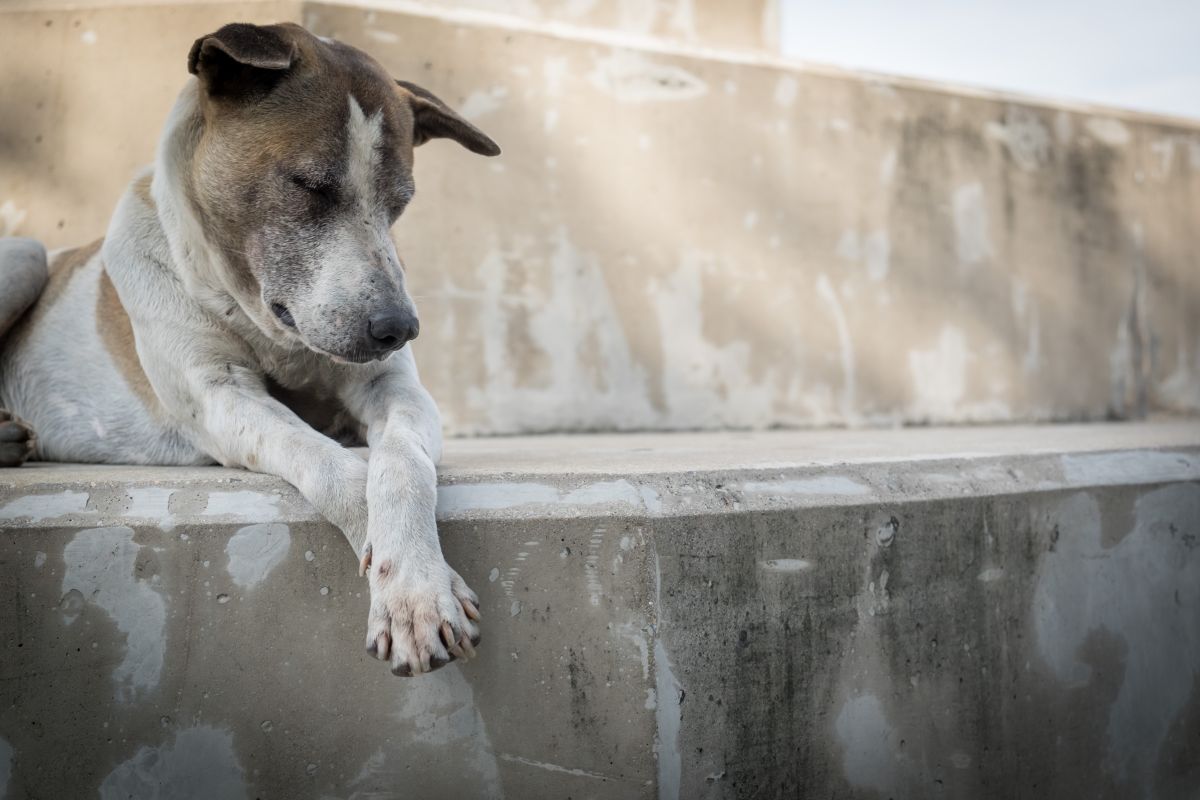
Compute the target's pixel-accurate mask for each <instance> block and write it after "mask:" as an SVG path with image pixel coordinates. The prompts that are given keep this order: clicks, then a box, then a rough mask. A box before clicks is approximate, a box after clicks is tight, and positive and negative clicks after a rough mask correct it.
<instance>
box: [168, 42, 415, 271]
mask: <svg viewBox="0 0 1200 800" xmlns="http://www.w3.org/2000/svg"><path fill="white" fill-rule="evenodd" d="M260 30H261V31H263V32H264V33H265V34H269V35H270V36H271V37H273V38H276V39H279V40H281V41H284V42H286V43H287V47H288V48H289V50H290V52H291V53H292V56H291V61H290V65H289V67H288V68H287V69H286V70H283V71H282V72H280V73H279V74H278V75H276V76H275V77H274V80H273V83H272V84H271V87H270V91H269V93H267V94H265V95H264V94H261V93H260V94H254V95H251V96H249V97H247V96H244V95H240V94H237V93H234V92H228V91H226V92H222V93H219V94H211V93H209V92H204V91H202V92H201V106H202V113H203V118H204V131H203V134H202V135H201V137H200V140H199V143H198V146H197V150H196V153H195V159H194V162H193V165H192V169H191V173H190V175H189V176H188V178H189V181H188V182H189V183H190V186H187V187H185V188H186V190H187V191H188V192H189V194H190V195H191V197H190V199H191V201H192V205H193V207H194V208H195V209H196V210H197V211H199V212H200V214H201V216H202V218H203V221H204V222H205V225H204V229H205V231H206V233H207V234H208V235H209V236H210V238H211V240H212V243H213V244H214V245H215V246H216V247H217V248H218V249H219V250H221V252H222V254H223V255H224V256H225V258H226V261H227V262H228V263H229V264H230V265H231V266H232V267H233V268H234V270H235V272H236V273H237V274H236V275H235V276H234V278H235V281H236V282H237V284H238V286H239V287H240V288H241V289H242V290H243V291H244V292H246V293H247V294H251V293H256V292H257V291H258V287H259V285H260V283H261V281H262V280H263V279H264V276H262V275H256V274H255V269H254V266H255V264H254V261H255V259H254V257H253V256H254V251H255V247H256V245H255V244H254V242H253V241H252V234H254V233H255V232H256V231H258V230H261V229H262V228H263V227H264V225H265V223H267V222H268V221H271V220H279V219H280V218H284V219H287V218H290V217H296V218H297V219H296V224H297V226H298V227H302V226H308V227H316V226H318V225H319V224H320V223H321V222H322V220H321V218H320V216H321V215H320V212H321V210H322V209H321V203H320V197H319V196H317V197H315V198H314V197H313V196H311V195H312V193H311V192H306V191H305V189H304V187H303V185H298V183H300V184H303V182H304V181H308V182H310V183H311V184H317V185H320V186H330V187H334V186H336V184H337V182H338V180H339V179H341V178H343V177H344V167H345V159H346V148H347V142H346V129H347V121H348V119H349V99H350V97H352V96H353V97H354V99H355V100H356V101H357V102H358V104H359V106H360V107H361V108H362V110H363V112H364V114H366V115H367V116H371V115H372V114H374V113H376V112H377V111H380V110H382V116H383V124H382V133H383V141H382V142H381V150H383V151H384V152H385V153H386V154H387V156H388V157H387V158H384V159H382V162H381V169H380V170H379V175H378V176H376V177H377V180H378V183H379V186H380V188H381V189H383V190H385V191H397V190H400V189H401V188H402V187H405V186H407V185H409V184H411V180H412V148H413V132H412V128H413V112H412V109H411V108H410V107H409V105H408V104H407V103H406V102H405V101H404V98H403V97H402V95H401V94H400V93H399V92H398V91H397V90H396V87H395V84H394V82H393V81H392V79H391V77H390V76H389V75H388V74H387V73H386V71H385V70H384V69H383V67H381V66H380V65H379V64H378V63H377V62H375V61H374V59H372V58H371V57H370V56H368V55H367V54H365V53H363V52H361V51H359V50H356V49H354V48H352V47H348V46H346V45H342V44H340V43H337V42H332V43H331V42H325V41H322V40H320V39H317V38H316V37H315V36H313V35H312V34H310V33H309V32H308V31H306V30H304V29H303V28H301V27H300V26H298V25H293V24H290V23H288V24H280V25H271V26H265V27H263V28H261V29H260ZM218 33H220V32H218ZM214 35H216V34H214ZM405 199H406V198H405ZM399 210H402V206H401V207H399V208H397V213H398V212H399Z"/></svg>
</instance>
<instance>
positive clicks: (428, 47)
mask: <svg viewBox="0 0 1200 800" xmlns="http://www.w3.org/2000/svg"><path fill="white" fill-rule="evenodd" d="M549 5H551V4H547V7H549ZM604 7H606V6H603V5H597V6H594V8H598V9H599V8H604ZM234 8H236V9H237V12H236V13H233V12H232V11H231V9H234ZM291 8H295V6H289V5H288V4H278V3H257V4H248V5H237V4H219V5H214V4H210V5H194V6H187V7H178V6H174V7H169V8H140V9H136V10H131V9H112V10H103V9H101V10H96V11H93V12H79V13H75V12H47V13H32V12H31V13H15V12H14V13H8V14H4V15H3V18H4V27H3V29H2V31H0V70H3V72H0V74H3V75H4V76H5V78H4V80H3V81H2V82H0V93H2V94H0V111H2V112H3V117H2V120H0V135H2V136H3V140H2V141H3V144H2V150H0V219H2V220H4V221H3V222H0V226H5V225H7V227H8V228H10V229H13V230H15V231H16V232H22V233H27V234H31V235H37V236H41V237H44V238H45V239H46V240H47V241H48V242H49V243H51V244H54V245H58V244H68V243H73V242H79V241H83V240H86V239H87V238H88V237H90V236H94V235H97V234H98V233H100V232H101V231H102V230H103V226H104V223H105V221H106V219H107V215H108V213H109V210H110V209H111V206H112V203H113V201H114V199H115V198H116V196H117V194H118V193H119V191H120V188H121V185H122V184H123V182H124V181H125V180H126V178H127V176H128V175H129V174H130V172H131V171H132V170H133V168H134V167H135V165H137V164H139V163H142V162H144V161H147V160H149V159H150V158H151V156H152V150H153V142H154V139H155V137H156V135H157V129H158V127H159V125H160V124H161V121H162V119H163V117H164V116H165V114H166V111H167V109H168V107H169V105H170V101H171V98H172V96H173V94H174V92H175V91H176V89H177V87H178V86H179V85H181V84H182V82H183V80H184V78H185V76H186V72H185V70H184V57H185V54H186V51H187V46H188V44H189V43H190V42H191V40H192V39H193V38H195V36H197V35H199V34H200V33H203V32H205V31H207V30H211V29H213V28H215V27H217V25H219V24H220V23H221V22H224V21H229V19H232V18H241V19H274V18H277V17H282V16H284V15H286V14H287V13H288V10H289V9H291ZM597 13H599V12H597ZM300 14H301V16H300V18H302V19H303V21H304V22H305V23H306V24H307V25H308V26H309V27H310V28H312V29H313V30H314V31H316V32H318V33H321V34H325V35H334V36H337V37H339V38H342V39H344V40H345V41H348V42H350V43H351V44H355V45H358V46H360V47H363V48H364V49H367V50H369V51H370V52H371V53H373V54H374V55H375V56H376V57H378V58H379V59H380V60H381V61H382V62H383V63H384V64H385V65H386V66H387V67H388V68H389V69H391V70H392V71H393V72H394V74H396V75H397V76H400V77H405V78H408V79H411V80H415V81H417V82H419V83H422V84H424V85H426V86H427V87H428V88H430V89H432V90H434V91H436V92H438V93H439V94H440V95H442V96H443V97H444V98H445V99H446V100H448V101H449V102H451V103H453V104H455V105H457V106H458V107H460V108H462V109H463V110H464V112H465V113H466V114H467V115H468V116H470V117H471V118H472V119H474V120H475V122H476V123H477V124H479V125H480V126H481V127H483V128H484V129H485V130H487V131H488V132H489V133H490V134H492V135H493V136H494V137H495V138H496V139H497V140H498V141H499V142H500V143H501V145H502V146H503V147H504V149H505V153H504V155H503V156H502V157H500V158H499V159H495V160H491V161H488V160H483V159H479V158H477V157H474V156H471V155H470V154H468V153H466V152H465V151H462V150H460V149H458V148H456V147H454V146H453V145H450V144H448V143H444V142H438V143H434V144H431V145H429V146H427V147H425V148H423V149H422V150H421V152H420V154H419V157H418V165H417V184H418V187H419V191H418V196H417V200H416V201H415V203H414V205H413V207H412V208H411V210H410V211H409V212H408V213H407V214H406V216H405V219H404V220H403V221H402V222H401V223H400V224H399V226H398V227H397V239H398V241H399V243H400V246H401V252H402V253H403V254H404V256H405V258H406V261H407V262H408V264H409V268H410V274H411V278H410V279H411V281H412V284H413V286H414V287H415V288H414V291H415V293H416V294H417V295H418V296H419V304H420V306H421V309H422V336H421V339H420V340H419V342H418V346H417V354H418V359H419V361H420V364H421V368H422V373H423V377H424V378H425V380H426V383H427V384H428V385H429V386H430V388H431V390H432V391H433V393H434V395H435V397H437V399H438V401H439V403H440V405H441V407H442V409H443V412H444V414H445V418H446V422H447V427H448V429H449V430H450V431H451V432H455V433H495V432H515V431H536V430H552V429H597V428H708V427H725V426H735V427H763V426H770V425H829V424H860V423H897V422H924V421H940V422H958V421H966V420H986V421H999V420H1007V419H1032V420H1049V419H1063V418H1103V417H1105V416H1108V415H1115V416H1121V417H1125V416H1137V415H1140V414H1142V413H1145V412H1148V411H1153V410H1177V411H1191V412H1196V411H1200V231H1198V230H1197V225H1196V221H1197V220H1200V126H1196V125H1190V124H1184V123H1171V122H1169V121H1164V120H1155V119H1153V118H1149V117H1145V116H1137V115H1132V114H1120V113H1115V112H1101V111H1088V110H1086V109H1082V110H1081V109H1068V108H1063V107H1054V106H1049V105H1033V104H1029V103H1025V102H1017V101H1011V100H1007V99H1003V98H988V97H984V96H978V95H971V94H966V93H958V94H956V93H952V92H947V91H939V90H936V89H932V88H928V87H921V86H916V85H912V84H908V83H903V82H889V81H884V80H878V79H866V78H860V77H856V76H853V75H844V74H838V73H834V72H818V71H803V70H799V69H795V68H791V67H788V66H786V65H781V64H779V63H774V62H771V61H770V60H769V59H767V60H765V59H762V58H760V57H757V56H755V57H750V56H747V57H745V58H740V57H724V58H712V57H706V56H705V55H704V54H703V53H700V52H696V53H695V54H691V55H689V54H687V49H686V48H678V47H674V46H672V47H670V48H658V49H655V48H652V49H649V50H637V49H629V48H620V47H616V46H614V44H613V41H612V38H611V37H598V38H595V39H592V40H589V38H588V37H587V36H585V35H580V34H579V33H578V31H573V32H571V33H570V34H569V35H567V34H563V35H557V34H555V33H548V32H547V31H546V30H545V29H544V27H542V28H538V27H531V28H530V29H527V30H526V29H522V28H521V26H519V25H504V26H499V27H497V26H494V25H491V24H487V23H488V19H487V18H486V17H479V18H476V17H472V16H470V15H462V14H459V13H457V12H455V13H452V14H449V15H448V16H447V17H446V18H439V17H438V16H436V15H430V14H427V13H422V14H393V13H385V12H382V11H379V10H365V9H356V8H351V7H347V6H343V5H326V4H319V3H308V4H306V5H304V7H303V10H302V11H301V12H300ZM46 21H50V22H51V23H52V24H51V25H50V26H49V27H47V26H46V25H45V22H46ZM77 22H78V23H79V24H78V25H76V23H77ZM87 31H93V33H94V38H92V39H91V42H90V43H89V39H88V38H87V37H85V34H86V32H87ZM668 50H671V51H672V52H668ZM114 53H117V54H119V58H114ZM10 76H18V79H16V80H14V79H11V78H10ZM37 137H41V138H40V139H38V138H37Z"/></svg>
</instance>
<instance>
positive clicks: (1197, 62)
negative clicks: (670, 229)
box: [780, 0, 1200, 119]
mask: <svg viewBox="0 0 1200 800" xmlns="http://www.w3.org/2000/svg"><path fill="white" fill-rule="evenodd" d="M780 2H781V27H782V36H783V52H784V54H785V55H786V56H789V57H792V58H799V59H802V60H805V61H811V62H814V63H823V64H832V65H836V66H841V67H848V68H852V69H865V70H869V71H873V72H883V73H891V74H896V75H905V76H910V77H917V78H931V79H935V80H940V81H948V82H951V83H955V84H960V85H967V86H978V87H984V88H988V89H1002V90H1009V91H1016V92H1020V93H1022V94H1029V95H1034V96H1037V97H1044V98H1050V99H1056V100H1074V101H1084V102H1090V103H1098V104H1101V105H1106V106H1118V107H1122V108H1133V109H1139V110H1142V111H1153V112H1159V113H1164V114H1171V115H1175V116H1184V117H1191V118H1194V119H1200V0H1137V1H1136V2H1135V1H1134V0H1088V2H1082V0H1042V2H1033V0H959V1H958V2H954V1H953V0H910V1H909V2H902V1H901V0H892V1H891V2H887V0H824V1H822V0H780Z"/></svg>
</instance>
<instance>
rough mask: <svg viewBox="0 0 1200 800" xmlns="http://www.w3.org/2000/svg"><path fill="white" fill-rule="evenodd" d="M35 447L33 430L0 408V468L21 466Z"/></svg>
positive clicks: (35, 438)
mask: <svg viewBox="0 0 1200 800" xmlns="http://www.w3.org/2000/svg"><path fill="white" fill-rule="evenodd" d="M36 447H37V436H35V435H34V433H33V428H31V427H29V425H28V423H26V422H24V421H23V420H21V419H19V418H18V417H15V416H13V415H12V414H10V413H9V412H7V411H5V410H4V409H2V408H0V468H2V467H19V466H21V465H22V464H24V463H25V461H26V460H27V459H28V458H29V457H30V456H32V455H33V451H34V449H35V448H36Z"/></svg>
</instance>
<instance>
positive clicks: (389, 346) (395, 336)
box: [367, 311, 421, 353]
mask: <svg viewBox="0 0 1200 800" xmlns="http://www.w3.org/2000/svg"><path fill="white" fill-rule="evenodd" d="M420 332H421V323H420V322H418V321H417V318H416V316H415V315H414V314H409V313H406V312H403V311H385V312H383V313H381V314H375V315H374V316H372V317H371V318H370V319H369V320H367V346H368V347H369V348H370V349H371V350H373V351H375V352H377V353H387V352H391V351H392V350H399V349H400V348H401V347H404V345H405V344H407V343H408V342H411V341H412V340H413V339H415V338H417V334H418V333H420Z"/></svg>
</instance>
